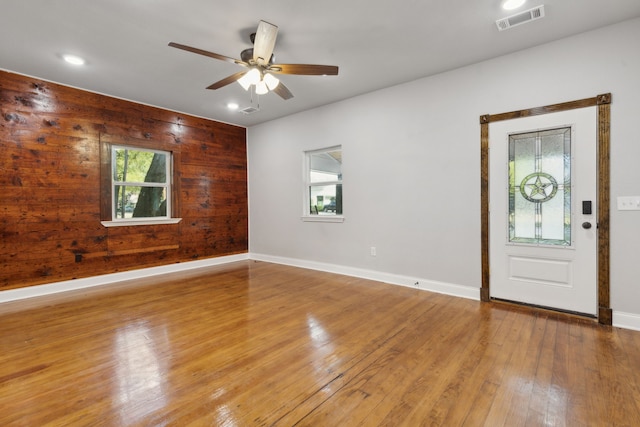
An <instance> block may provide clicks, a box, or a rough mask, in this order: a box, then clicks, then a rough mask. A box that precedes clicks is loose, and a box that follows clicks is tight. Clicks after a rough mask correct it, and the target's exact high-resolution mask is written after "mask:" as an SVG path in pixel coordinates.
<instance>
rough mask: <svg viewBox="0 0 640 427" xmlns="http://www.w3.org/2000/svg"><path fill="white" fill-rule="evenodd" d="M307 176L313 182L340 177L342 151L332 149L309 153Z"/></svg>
mask: <svg viewBox="0 0 640 427" xmlns="http://www.w3.org/2000/svg"><path fill="white" fill-rule="evenodd" d="M309 168H310V174H309V178H310V181H311V182H312V183H314V182H328V181H340V180H341V179H342V151H340V150H333V151H325V152H318V153H310V154H309Z"/></svg>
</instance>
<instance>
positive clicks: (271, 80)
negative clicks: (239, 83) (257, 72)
mask: <svg viewBox="0 0 640 427" xmlns="http://www.w3.org/2000/svg"><path fill="white" fill-rule="evenodd" d="M262 80H263V81H264V82H265V84H266V85H267V87H268V88H269V90H274V89H275V88H276V87H278V85H279V84H280V80H278V78H277V77H275V76H274V75H273V74H268V73H266V74H265V75H264V77H263V78H262Z"/></svg>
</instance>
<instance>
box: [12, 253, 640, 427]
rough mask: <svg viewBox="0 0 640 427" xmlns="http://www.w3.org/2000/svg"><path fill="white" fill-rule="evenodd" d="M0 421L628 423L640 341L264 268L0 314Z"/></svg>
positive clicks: (483, 306) (187, 275) (220, 270)
mask: <svg viewBox="0 0 640 427" xmlns="http://www.w3.org/2000/svg"><path fill="white" fill-rule="evenodd" d="M0 348H1V349H2V351H0V425H2V426H25V425H26V426H61V425H64V426H89V425H91V426H93V425H102V426H161V425H180V426H203V425H206V426H211V425H215V426H293V425H297V426H325V425H326V426H334V425H335V426H337V425H340V426H377V425H389V426H411V427H413V426H420V425H430V426H431V425H436V426H438V425H442V426H462V425H464V426H484V425H486V426H492V427H493V426H517V425H526V426H547V425H554V426H558V425H567V426H572V427H573V426H583V425H584V426H593V425H598V426H599V425H616V426H637V425H640V404H639V403H638V402H640V332H636V331H628V330H621V329H618V328H612V327H606V326H601V325H598V324H597V323H595V322H592V321H589V320H584V319H578V318H576V317H572V316H566V315H562V314H556V313H550V312H548V311H542V310H535V309H529V308H523V307H517V306H508V305H505V304H495V303H480V302H479V301H472V300H466V299H460V298H455V297H450V296H446V295H440V294H433V293H429V292H425V291H420V290H416V289H411V288H404V287H398V286H392V285H387V284H383V283H379V282H374V281H369V280H364V279H358V278H353V277H346V276H340V275H336V274H330V273H322V272H318V271H313V270H305V269H300V268H295V267H290V266H283V265H275V264H270V263H265V262H255V261H242V262H238V263H233V264H229V265H225V266H218V267H210V268H206V269H201V270H198V271H190V272H184V273H176V274H170V275H166V276H163V277H160V276H158V277H153V278H145V279H142V280H137V281H132V282H127V283H121V284H115V285H112V286H104V287H101V288H96V289H90V290H82V291H74V292H69V293H66V294H60V295H56V296H49V297H46V298H36V299H33V300H27V301H22V302H14V303H6V304H2V305H0Z"/></svg>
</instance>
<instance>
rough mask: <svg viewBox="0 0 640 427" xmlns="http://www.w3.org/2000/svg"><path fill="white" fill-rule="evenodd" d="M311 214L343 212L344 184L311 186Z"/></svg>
mask: <svg viewBox="0 0 640 427" xmlns="http://www.w3.org/2000/svg"><path fill="white" fill-rule="evenodd" d="M309 200H310V202H311V206H310V210H309V213H310V214H311V215H336V214H342V184H334V185H312V186H310V187H309Z"/></svg>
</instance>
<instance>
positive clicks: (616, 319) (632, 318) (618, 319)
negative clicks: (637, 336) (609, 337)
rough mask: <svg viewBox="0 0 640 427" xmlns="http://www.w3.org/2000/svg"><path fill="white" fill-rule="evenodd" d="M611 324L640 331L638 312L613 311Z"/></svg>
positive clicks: (639, 315)
mask: <svg viewBox="0 0 640 427" xmlns="http://www.w3.org/2000/svg"><path fill="white" fill-rule="evenodd" d="M613 326H616V327H618V328H624V329H632V330H634V331H640V314H633V313H624V312H622V311H614V312H613Z"/></svg>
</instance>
